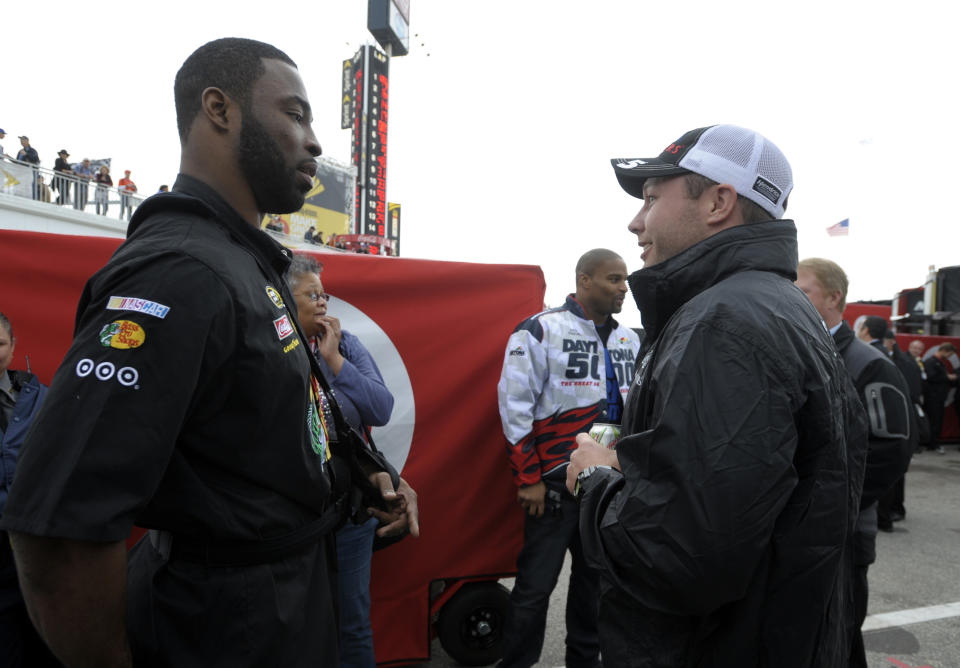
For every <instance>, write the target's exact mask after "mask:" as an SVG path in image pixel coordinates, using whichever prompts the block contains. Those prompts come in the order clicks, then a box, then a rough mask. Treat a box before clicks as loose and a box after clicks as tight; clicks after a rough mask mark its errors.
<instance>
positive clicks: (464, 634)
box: [437, 582, 510, 666]
mask: <svg viewBox="0 0 960 668" xmlns="http://www.w3.org/2000/svg"><path fill="white" fill-rule="evenodd" d="M509 606H510V592H509V591H508V590H507V588H506V587H504V586H503V585H502V584H500V583H499V582H473V583H470V584H467V585H464V586H463V587H462V588H461V589H460V591H458V592H457V593H456V594H454V595H453V598H451V599H450V600H449V601H447V602H446V604H445V605H444V606H443V608H441V609H440V618H439V619H438V620H437V635H438V637H439V638H440V644H441V645H442V646H443V649H444V651H445V652H446V653H447V654H449V655H450V657H451V658H452V659H454V660H455V661H458V662H459V663H461V664H463V665H464V666H488V665H490V664H492V663H495V662H496V661H498V660H499V659H500V658H501V657H502V656H503V627H504V623H505V622H506V619H507V608H508V607H509Z"/></svg>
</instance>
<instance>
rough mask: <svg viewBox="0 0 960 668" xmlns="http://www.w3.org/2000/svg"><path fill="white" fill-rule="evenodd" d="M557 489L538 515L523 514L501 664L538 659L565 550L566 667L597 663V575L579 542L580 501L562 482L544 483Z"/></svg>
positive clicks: (519, 665) (509, 667)
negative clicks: (556, 499)
mask: <svg viewBox="0 0 960 668" xmlns="http://www.w3.org/2000/svg"><path fill="white" fill-rule="evenodd" d="M547 489H548V490H553V491H554V492H556V491H559V492H560V500H559V503H558V504H557V503H554V504H551V502H550V499H549V498H548V499H547V507H546V510H545V512H544V514H543V517H533V516H531V515H527V516H526V521H525V523H524V526H523V549H522V550H521V551H520V556H519V557H517V579H516V582H515V583H514V585H513V591H512V592H510V608H509V610H508V612H507V620H506V624H505V627H504V633H503V661H502V662H501V663H500V664H499V665H500V666H502V667H503V668H529V667H530V666H533V665H534V664H535V663H536V662H537V661H538V660H539V658H540V650H541V649H542V648H543V638H544V632H545V630H546V625H547V607H548V606H549V604H550V594H551V593H552V592H553V588H554V587H555V586H556V584H557V578H558V577H559V576H560V570H561V569H562V568H563V559H564V556H565V555H566V553H567V550H568V549H569V550H570V556H571V559H572V561H571V564H570V586H569V587H568V589H567V610H566V626H567V639H566V642H567V648H566V665H567V668H594V667H595V666H599V665H600V659H599V654H600V640H599V637H598V633H597V617H598V616H599V612H600V598H599V591H598V588H599V574H598V573H597V571H595V570H593V569H592V568H590V567H589V566H587V563H586V560H585V559H584V556H583V546H582V545H581V543H580V504H579V503H578V502H577V500H576V499H574V498H573V497H572V496H571V495H570V493H569V492H568V491H567V489H566V486H565V485H564V484H563V483H562V482H559V483H554V482H552V481H551V482H550V483H547Z"/></svg>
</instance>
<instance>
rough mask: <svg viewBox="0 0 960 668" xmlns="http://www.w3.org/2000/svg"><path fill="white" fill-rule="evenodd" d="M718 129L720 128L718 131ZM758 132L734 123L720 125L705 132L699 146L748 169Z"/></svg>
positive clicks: (698, 143)
mask: <svg viewBox="0 0 960 668" xmlns="http://www.w3.org/2000/svg"><path fill="white" fill-rule="evenodd" d="M718 130H720V131H719V132H718ZM756 137H757V135H756V133H755V132H751V131H750V130H747V129H745V128H738V127H736V126H733V125H718V126H716V127H713V128H710V129H709V130H707V131H706V132H704V133H703V136H702V137H701V138H700V141H698V142H697V148H698V149H700V150H701V151H703V152H704V153H710V154H711V155H715V156H717V157H720V158H723V159H725V160H729V161H730V162H732V163H734V164H737V165H740V166H741V167H744V168H746V169H749V168H750V162H751V161H752V160H753V150H754V148H755V144H756V143H757V142H756Z"/></svg>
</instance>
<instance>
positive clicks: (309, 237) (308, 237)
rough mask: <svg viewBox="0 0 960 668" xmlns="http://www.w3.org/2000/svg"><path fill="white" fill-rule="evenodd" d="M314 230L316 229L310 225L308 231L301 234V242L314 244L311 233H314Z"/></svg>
mask: <svg viewBox="0 0 960 668" xmlns="http://www.w3.org/2000/svg"><path fill="white" fill-rule="evenodd" d="M316 230H317V228H315V227H314V226H313V225H311V226H310V229H309V230H307V231H306V232H304V233H303V240H304V241H306V242H307V243H311V244H313V243H316V241H314V240H313V233H314V232H316Z"/></svg>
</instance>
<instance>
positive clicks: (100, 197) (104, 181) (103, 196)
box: [93, 165, 113, 216]
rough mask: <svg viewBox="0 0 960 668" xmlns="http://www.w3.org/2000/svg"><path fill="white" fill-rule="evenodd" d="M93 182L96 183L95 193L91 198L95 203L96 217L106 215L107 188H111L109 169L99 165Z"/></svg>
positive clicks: (108, 201)
mask: <svg viewBox="0 0 960 668" xmlns="http://www.w3.org/2000/svg"><path fill="white" fill-rule="evenodd" d="M93 180H94V181H96V182H97V191H96V192H95V193H94V194H93V198H94V199H95V200H96V202H97V215H100V214H103V215H104V216H106V215H107V208H108V207H109V205H110V191H109V190H108V188H111V187H112V186H113V179H112V178H111V177H110V168H109V167H107V166H106V165H100V169H99V170H98V171H97V173H96V175H95V176H94V177H93Z"/></svg>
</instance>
